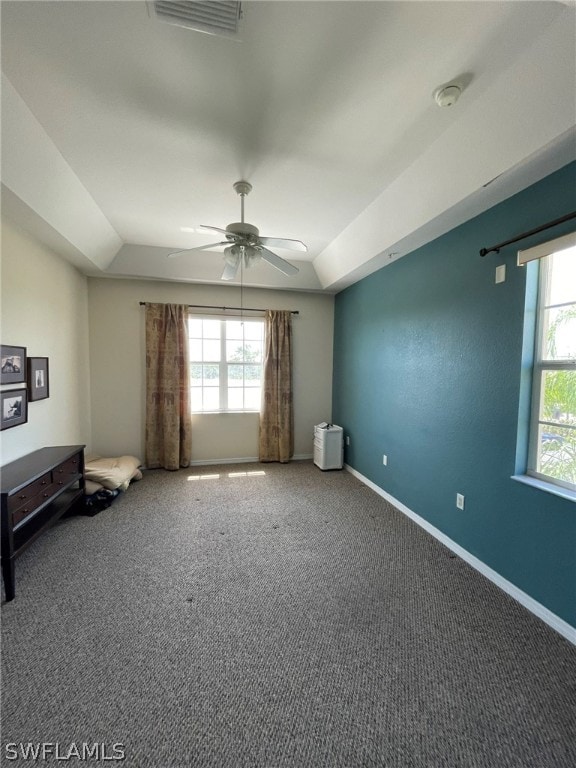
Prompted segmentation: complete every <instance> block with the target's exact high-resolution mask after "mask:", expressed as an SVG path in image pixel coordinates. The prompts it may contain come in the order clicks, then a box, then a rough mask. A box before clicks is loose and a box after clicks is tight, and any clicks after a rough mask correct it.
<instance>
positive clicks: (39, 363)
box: [28, 357, 50, 402]
mask: <svg viewBox="0 0 576 768" xmlns="http://www.w3.org/2000/svg"><path fill="white" fill-rule="evenodd" d="M47 397H50V392H49V388H48V358H47V357H29V358H28V400H29V401H30V402H32V401H33V400H45V399H46V398H47Z"/></svg>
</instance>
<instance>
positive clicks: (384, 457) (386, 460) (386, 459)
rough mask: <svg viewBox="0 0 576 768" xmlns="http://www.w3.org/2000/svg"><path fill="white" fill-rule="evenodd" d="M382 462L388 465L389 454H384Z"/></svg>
mask: <svg viewBox="0 0 576 768" xmlns="http://www.w3.org/2000/svg"><path fill="white" fill-rule="evenodd" d="M382 464H384V466H385V467H387V466H388V456H386V454H385V453H384V454H382Z"/></svg>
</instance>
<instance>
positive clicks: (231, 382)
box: [228, 365, 244, 387]
mask: <svg viewBox="0 0 576 768" xmlns="http://www.w3.org/2000/svg"><path fill="white" fill-rule="evenodd" d="M243 385H244V366H243V365H229V366H228V386H229V387H241V386H243Z"/></svg>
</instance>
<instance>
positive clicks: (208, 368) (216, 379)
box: [202, 365, 220, 387]
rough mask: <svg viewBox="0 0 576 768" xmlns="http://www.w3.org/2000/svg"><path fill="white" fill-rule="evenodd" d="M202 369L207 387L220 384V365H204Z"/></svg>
mask: <svg viewBox="0 0 576 768" xmlns="http://www.w3.org/2000/svg"><path fill="white" fill-rule="evenodd" d="M202 371H203V384H204V386H205V387H218V386H220V366H218V365H203V366H202Z"/></svg>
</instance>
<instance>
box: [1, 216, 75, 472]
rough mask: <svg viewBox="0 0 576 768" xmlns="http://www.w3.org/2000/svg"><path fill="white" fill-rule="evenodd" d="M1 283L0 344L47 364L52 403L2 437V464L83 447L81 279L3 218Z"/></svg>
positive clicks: (32, 410) (38, 405) (41, 404)
mask: <svg viewBox="0 0 576 768" xmlns="http://www.w3.org/2000/svg"><path fill="white" fill-rule="evenodd" d="M1 275H2V283H1V299H2V302H1V313H0V318H1V331H0V341H1V343H2V344H11V345H14V346H20V347H26V348H27V353H28V355H29V356H30V357H48V358H49V374H50V397H49V398H48V399H46V400H39V401H36V402H33V403H29V404H28V422H27V423H26V424H21V425H19V426H17V427H12V428H10V429H6V430H4V431H2V432H0V451H1V463H2V464H6V463H8V462H9V461H12V460H14V459H17V458H19V457H20V456H23V455H24V454H26V453H30V452H31V451H33V450H36V449H37V448H41V447H43V446H46V445H77V444H85V443H86V444H87V443H89V440H90V412H89V402H90V397H89V389H88V388H89V374H88V370H89V362H88V361H89V356H88V311H87V299H88V291H87V282H86V278H85V277H84V276H83V275H81V274H80V272H78V270H76V269H75V268H74V267H73V266H71V265H70V264H69V263H68V262H67V261H65V260H64V259H62V258H61V257H60V256H58V255H57V254H56V253H54V252H52V251H50V250H49V249H48V248H46V247H45V246H44V245H41V244H40V243H39V242H37V241H36V240H34V239H33V238H32V237H31V236H30V235H28V234H27V233H25V232H24V231H23V230H21V229H19V228H18V227H17V226H16V225H14V224H13V223H12V222H10V221H8V220H6V218H3V219H2V270H1ZM20 386H22V385H2V390H7V389H11V388H19V387H20Z"/></svg>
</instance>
